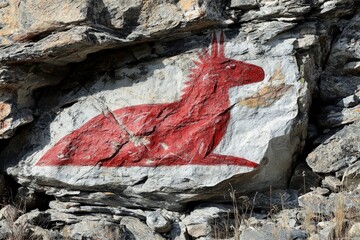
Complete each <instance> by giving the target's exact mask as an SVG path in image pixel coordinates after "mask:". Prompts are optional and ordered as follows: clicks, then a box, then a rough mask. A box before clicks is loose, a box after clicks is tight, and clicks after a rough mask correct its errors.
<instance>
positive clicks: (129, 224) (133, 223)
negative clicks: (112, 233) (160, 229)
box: [120, 217, 164, 240]
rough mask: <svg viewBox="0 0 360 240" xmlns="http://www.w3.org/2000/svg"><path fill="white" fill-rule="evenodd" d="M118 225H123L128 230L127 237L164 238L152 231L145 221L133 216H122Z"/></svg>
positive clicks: (135, 239)
mask: <svg viewBox="0 0 360 240" xmlns="http://www.w3.org/2000/svg"><path fill="white" fill-rule="evenodd" d="M120 225H122V226H125V229H126V231H127V232H128V234H129V236H131V237H129V239H134V240H164V238H163V237H162V236H161V235H159V234H158V233H154V232H153V230H152V229H151V228H150V227H148V226H147V225H146V224H145V223H143V222H141V221H140V220H139V219H137V218H134V217H123V218H122V219H121V222H120Z"/></svg>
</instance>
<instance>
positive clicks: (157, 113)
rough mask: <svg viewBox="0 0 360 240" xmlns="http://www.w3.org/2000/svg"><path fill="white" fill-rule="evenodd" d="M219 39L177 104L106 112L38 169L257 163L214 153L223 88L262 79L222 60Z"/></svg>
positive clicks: (221, 129)
mask: <svg viewBox="0 0 360 240" xmlns="http://www.w3.org/2000/svg"><path fill="white" fill-rule="evenodd" d="M223 41H224V39H223V34H221V37H220V43H219V44H218V43H217V39H216V36H215V35H214V39H213V42H212V50H211V52H210V53H207V52H204V53H203V55H200V54H199V58H200V62H197V61H195V64H196V67H195V68H194V69H193V70H192V71H191V74H190V75H189V81H188V82H187V87H186V88H185V89H184V90H183V94H182V96H181V98H180V100H178V101H176V102H173V103H165V104H145V105H137V106H130V107H125V108H121V109H118V110H115V111H112V112H110V111H108V112H105V113H103V114H101V115H98V116H96V117H94V118H93V119H91V120H90V121H88V122H87V123H85V124H84V125H83V126H82V127H80V128H79V129H77V130H75V131H74V132H72V133H70V134H69V135H67V136H65V137H64V138H62V139H61V140H60V141H59V142H58V143H56V144H55V145H54V147H52V148H51V149H50V150H49V151H48V152H47V153H46V154H45V155H44V156H43V157H42V158H41V159H40V160H39V161H38V162H37V164H36V165H38V166H62V165H79V166H95V165H101V166H104V167H130V166H143V167H155V166H171V165H173V166H174V165H189V164H195V165H218V164H227V165H240V166H246V167H257V165H258V164H257V163H255V162H253V161H250V160H247V159H244V158H241V157H235V156H227V155H219V154H214V153H213V150H214V149H215V147H216V146H217V145H218V144H219V143H220V141H221V139H222V138H223V137H224V135H225V132H226V129H227V125H228V123H229V119H230V110H231V108H232V106H230V100H229V89H230V88H231V87H235V86H240V85H244V84H250V83H255V82H259V81H261V80H263V78H264V71H263V69H262V68H261V67H259V66H256V65H252V64H248V63H244V62H241V61H236V60H232V59H228V58H226V57H225V56H224V46H223Z"/></svg>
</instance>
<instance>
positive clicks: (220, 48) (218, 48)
mask: <svg viewBox="0 0 360 240" xmlns="http://www.w3.org/2000/svg"><path fill="white" fill-rule="evenodd" d="M224 52H225V49H224V32H223V31H221V32H220V41H219V43H218V40H217V37H216V32H214V33H213V38H212V43H211V57H213V58H218V57H220V58H223V57H225V53H224Z"/></svg>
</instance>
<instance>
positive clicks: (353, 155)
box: [306, 121, 360, 173]
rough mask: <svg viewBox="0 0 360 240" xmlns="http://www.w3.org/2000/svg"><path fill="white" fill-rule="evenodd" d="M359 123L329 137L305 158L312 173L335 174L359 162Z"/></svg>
mask: <svg viewBox="0 0 360 240" xmlns="http://www.w3.org/2000/svg"><path fill="white" fill-rule="evenodd" d="M359 136H360V127H359V121H358V122H356V123H354V124H352V125H348V126H346V127H344V128H343V129H342V130H340V131H338V132H336V133H335V134H333V135H331V136H329V137H328V138H327V139H326V140H325V141H324V142H323V143H322V144H320V145H319V146H318V147H317V148H315V149H314V150H313V151H312V152H311V153H310V154H309V155H308V156H307V158H306V162H307V163H308V164H309V166H310V167H311V168H312V170H313V171H315V172H318V173H330V172H337V171H339V170H341V169H345V168H347V167H350V166H351V165H353V164H356V162H358V161H359V156H360V155H359V154H360V139H359Z"/></svg>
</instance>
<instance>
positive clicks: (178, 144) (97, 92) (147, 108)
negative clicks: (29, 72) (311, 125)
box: [1, 26, 310, 210]
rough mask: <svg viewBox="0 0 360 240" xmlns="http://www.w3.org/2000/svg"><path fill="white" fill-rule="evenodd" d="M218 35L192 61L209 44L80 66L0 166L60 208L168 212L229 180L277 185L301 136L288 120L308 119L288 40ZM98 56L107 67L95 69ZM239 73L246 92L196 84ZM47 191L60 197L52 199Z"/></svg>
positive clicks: (204, 40)
mask: <svg viewBox="0 0 360 240" xmlns="http://www.w3.org/2000/svg"><path fill="white" fill-rule="evenodd" d="M280 27H282V28H284V29H285V30H286V29H288V28H287V26H280ZM271 28H272V27H271V26H270V27H269V29H271ZM276 28H279V26H276ZM262 31H263V30H261V29H260V30H258V32H262ZM254 34H256V31H255V32H254ZM220 35H222V34H218V36H217V37H215V38H214V40H212V41H213V42H212V45H210V47H209V50H208V51H207V53H206V52H203V53H200V54H199V55H197V53H198V51H199V49H200V48H203V47H206V46H207V45H208V44H209V43H210V42H211V40H210V39H211V38H212V35H203V36H195V37H189V38H186V39H183V40H176V41H174V42H173V44H175V45H179V44H185V43H186V46H188V51H186V52H181V50H179V49H178V50H177V51H178V53H176V54H175V55H174V56H169V52H167V51H165V50H161V51H160V50H156V49H154V50H152V51H158V54H159V55H160V56H161V55H162V56H163V58H155V59H150V60H148V61H144V62H141V63H138V64H136V65H134V64H135V62H136V61H137V60H133V59H131V58H125V59H124V57H122V56H128V54H129V52H128V51H127V50H119V52H118V53H116V54H113V55H111V57H110V58H109V56H108V55H103V54H102V55H101V54H99V57H94V58H90V59H89V60H88V62H86V63H84V64H81V65H79V66H78V69H79V70H78V71H76V72H75V73H74V74H73V75H70V76H69V77H68V79H67V80H66V81H65V82H64V84H63V86H64V88H65V89H66V92H67V94H59V91H58V88H55V89H53V90H52V91H49V92H47V93H46V94H45V95H44V98H43V99H42V100H41V99H40V100H39V101H40V102H41V103H43V104H41V106H42V107H41V108H40V109H39V111H38V114H40V117H39V119H38V120H37V121H36V123H35V124H34V125H33V127H32V128H28V129H27V130H26V131H24V132H23V133H22V134H19V135H18V137H15V138H14V139H13V140H12V141H11V142H10V143H9V145H8V147H7V148H6V149H5V150H4V151H3V152H2V154H1V159H4V163H3V169H4V170H6V171H7V172H8V173H9V174H11V175H13V176H14V177H15V178H16V179H17V181H18V182H19V183H21V184H23V185H26V186H29V187H31V188H34V189H37V190H40V191H47V193H48V194H50V193H51V192H53V193H54V194H55V195H56V196H57V197H60V198H62V199H64V200H69V201H81V202H84V203H90V202H92V201H93V199H96V201H97V203H103V204H110V205H115V206H118V205H122V206H125V207H139V206H140V207H146V208H156V207H157V206H158V205H159V202H162V203H163V204H164V207H165V208H167V209H172V210H176V209H177V210H178V209H181V208H183V207H184V206H185V204H186V203H187V202H189V201H196V200H200V199H201V200H206V199H213V198H218V199H223V196H224V195H227V190H226V189H227V188H228V184H229V182H231V183H236V185H234V186H236V191H238V192H249V191H258V190H263V189H268V188H269V186H270V185H272V186H273V187H274V188H275V187H284V186H285V185H286V182H287V180H286V179H287V178H288V176H289V173H290V169H291V166H292V164H293V160H294V158H295V156H296V154H298V153H299V151H300V150H301V147H302V141H303V139H304V136H305V132H306V127H307V126H306V124H307V115H306V114H300V115H299V111H300V112H304V113H305V112H306V111H308V107H309V101H310V99H309V95H308V88H307V84H306V83H305V82H301V81H299V79H300V76H301V73H300V72H299V70H298V65H297V62H296V61H295V58H294V56H293V49H294V45H293V44H294V41H291V40H288V39H287V40H278V41H274V42H273V43H271V44H272V45H273V47H272V48H268V47H267V46H265V45H259V44H257V43H256V40H254V41H253V40H251V39H250V40H248V41H246V38H245V37H246V35H245V34H244V33H239V32H238V31H229V32H225V34H224V35H225V36H220ZM274 37H275V36H273V37H272V38H274ZM289 37H290V36H289ZM224 38H225V39H224ZM267 39H268V38H267ZM216 40H217V42H215V41H216ZM259 41H260V40H259ZM167 44H168V43H167ZM168 45H171V44H168ZM165 46H167V45H166V44H165ZM216 48H217V49H218V50H219V51H220V52H219V53H216ZM280 52H281V53H280ZM217 54H219V55H217ZM222 54H223V55H222ZM216 56H217V57H216ZM105 57H107V58H108V60H107V62H109V61H110V62H111V61H112V63H113V64H110V65H111V66H110V65H109V64H105V65H104V64H100V65H99V64H98V62H99V59H101V58H105ZM217 58H219V59H221V58H223V59H229V60H226V61H229V63H230V62H232V63H234V65H231V66H230V65H229V66H228V67H224V68H223V67H221V68H220V69H219V70H215V69H217V68H213V65H214V64H215V65H216V64H218V63H220V62H222V61H223V60H221V61H220V62H217V61H218V60H217ZM134 61H135V62H134ZM194 61H195V62H194ZM131 62H133V63H134V64H130V63H131ZM210 62H213V63H212V64H209V63H210ZM116 64H118V66H117V67H114V66H116ZM215 65H214V67H215ZM237 65H238V66H237ZM241 66H246V69H247V70H246V71H250V72H249V73H248V74H250V75H249V77H250V78H249V81H252V82H253V83H252V84H247V83H246V84H245V82H239V83H238V86H237V85H236V84H235V83H234V84H235V85H234V86H233V87H231V88H229V89H225V88H224V89H222V87H220V85H219V86H218V87H216V88H213V90H210V91H209V90H208V89H209V85H204V86H202V85H201V86H200V85H199V87H196V86H197V85H196V84H202V83H201V82H199V83H198V80H199V79H202V78H206V79H207V78H208V76H210V75H207V73H206V71H218V73H216V74H215V73H214V74H215V75H214V76H216V78H214V79H213V80H211V81H215V82H216V81H217V80H216V79H217V78H218V76H219V77H220V78H223V77H221V76H228V77H225V78H226V79H231V78H232V76H237V75H236V74H237V73H236V72H234V70H233V69H232V68H234V67H235V68H236V69H240V68H241ZM235 68H234V69H235ZM211 69H213V70H211ZM227 69H230V70H229V72H227V71H228V70H227ZM99 71H102V72H103V74H101V75H99V74H97V73H96V72H99ZM204 71H205V72H204ZM241 71H243V70H241ZM244 71H245V70H244ZM189 74H190V75H189ZM234 74H235V75H234ZM239 74H240V75H239V79H241V78H242V76H247V75H246V74H247V73H246V74H245V72H243V73H239ZM244 74H245V75H244ZM187 75H189V76H188V77H187ZM211 76H212V75H211ZM236 79H237V78H236ZM236 79H235V78H234V80H231V81H236ZM204 80H205V79H204ZM207 81H208V80H207ZM241 81H244V80H241ZM74 82H75V84H74ZM215 82H214V83H215ZM192 84H195V85H192ZM228 86H230V85H228ZM224 87H225V85H224ZM196 89H198V90H196ZM216 89H218V90H216ZM64 91H65V90H64ZM194 91H195V92H194ZM197 91H199V93H196V92H197ZM202 91H205V92H204V93H201V94H200V92H202ZM214 91H215V92H214ZM195 93H196V94H195ZM220 97H221V98H224V99H223V100H221V101H220V99H219V98H220ZM202 98H204V99H202ZM48 99H53V100H51V101H49V100H48ZM201 99H202V100H201ZM215 103H216V104H222V106H220V105H219V106H218V107H215V105H214V104H215ZM175 105H176V106H175ZM209 106H211V107H210V108H208V107H209ZM182 108H184V110H181V109H182ZM177 109H179V110H177ZM214 111H215V112H214ZM219 111H220V112H219ZM129 114H130V115H129ZM198 114H201V115H198ZM209 114H210V115H209ZM207 116H208V117H207ZM198 117H200V119H202V118H203V117H205V118H204V119H203V120H201V121H200V120H198V119H197V118H198ZM207 118H208V119H207ZM215 119H218V120H215ZM211 121H215V122H217V123H216V124H215V122H214V123H212V122H211ZM94 124H95V125H94ZM214 126H218V127H216V128H214ZM254 126H256V128H255V127H254ZM211 129H213V130H211ZM220 130H221V131H220ZM212 131H214V135H211V132H212ZM219 131H220V132H219ZM217 132H218V133H217ZM215 133H216V134H215ZM219 134H220V135H219ZM160 136H161V137H160ZM180 136H181V137H180ZM20 148H21V149H20ZM73 154H75V155H73ZM70 156H71V157H70ZM117 159H118V160H117ZM121 159H122V160H121ZM269 172H271V174H268V173H269ZM58 189H66V191H69V194H60V195H62V196H59V191H58ZM72 191H73V193H74V192H76V191H78V194H75V195H77V196H75V195H72V193H70V192H72ZM90 196H91V197H90ZM75 198H76V200H74V199H75ZM71 199H72V200H71Z"/></svg>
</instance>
